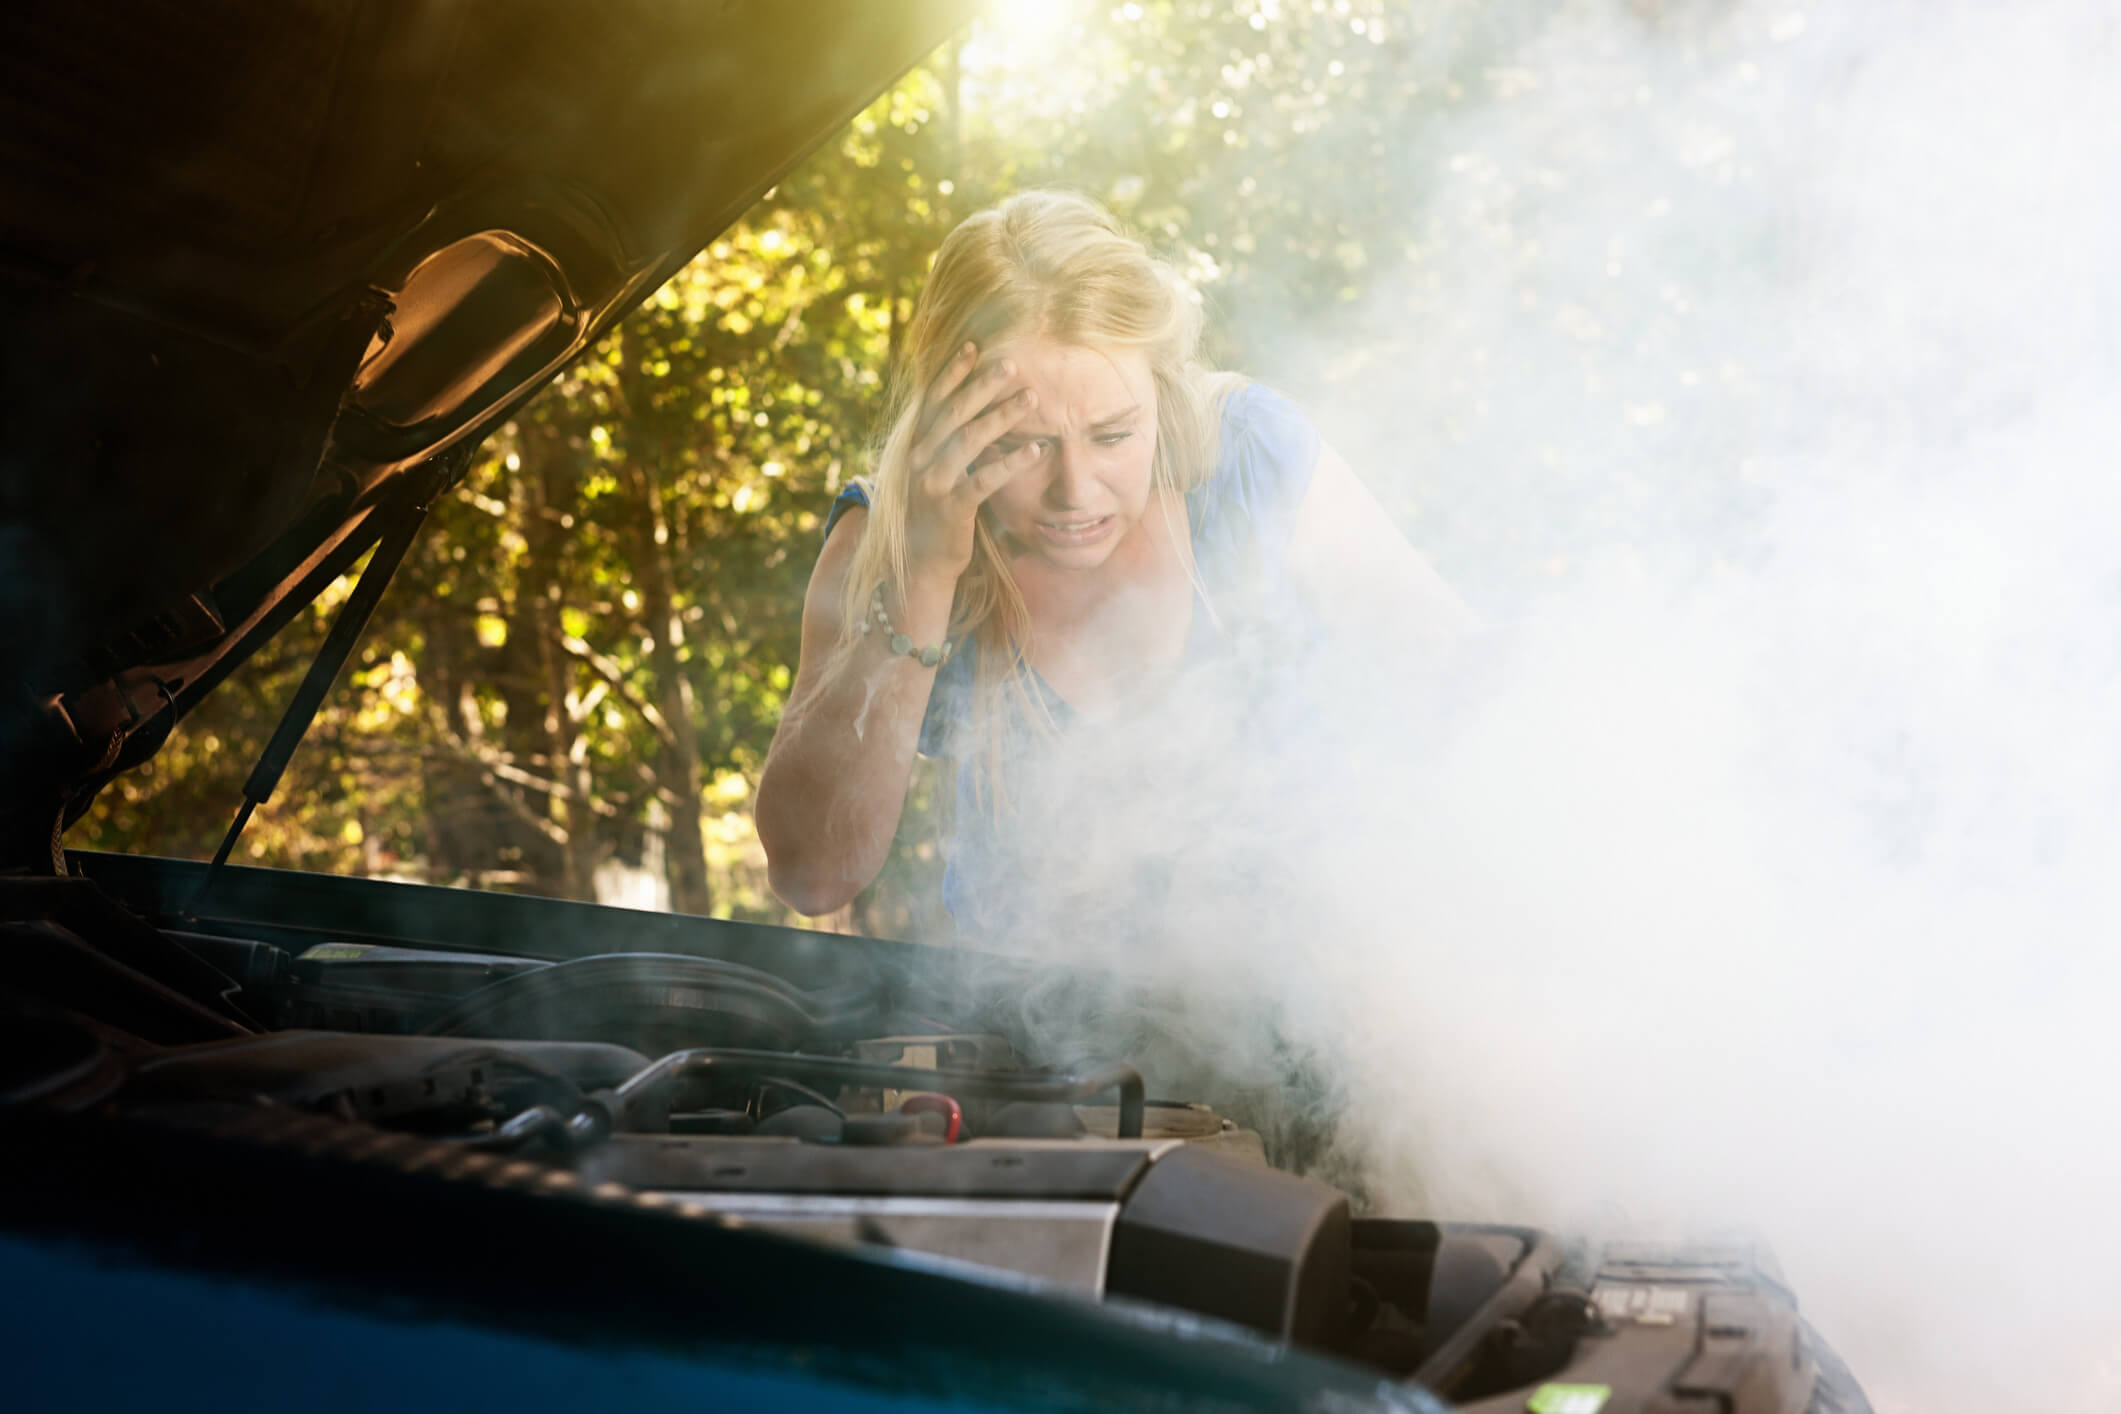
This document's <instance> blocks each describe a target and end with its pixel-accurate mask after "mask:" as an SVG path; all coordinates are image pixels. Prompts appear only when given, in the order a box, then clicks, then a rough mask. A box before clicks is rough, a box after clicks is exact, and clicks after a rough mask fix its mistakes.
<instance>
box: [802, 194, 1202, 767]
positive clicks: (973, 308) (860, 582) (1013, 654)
mask: <svg viewBox="0 0 2121 1414" xmlns="http://www.w3.org/2000/svg"><path fill="white" fill-rule="evenodd" d="M1200 329H1201V311H1200V303H1199V300H1198V298H1197V297H1196V296H1195V294H1194V293H1193V291H1192V290H1191V289H1189V288H1188V287H1187V285H1186V284H1185V282H1184V281H1183V280H1181V279H1180V278H1179V276H1178V275H1177V273H1176V272H1175V271H1173V270H1172V269H1171V268H1170V267H1169V266H1168V265H1166V264H1165V263H1164V262H1162V261H1160V260H1158V259H1156V258H1155V257H1154V256H1152V255H1151V254H1150V253H1149V251H1148V249H1147V248H1146V247H1145V246H1143V244H1142V243H1141V242H1140V241H1139V240H1136V239H1135V238H1134V237H1133V236H1131V235H1129V234H1128V233H1127V231H1126V229H1125V228H1124V227H1123V226H1121V225H1120V223H1119V222H1118V221H1117V220H1115V219H1114V218H1113V216H1112V215H1111V214H1110V213H1109V212H1107V211H1106V210H1105V209H1104V208H1103V207H1101V206H1099V205H1098V204H1097V203H1096V202H1094V201H1092V200H1090V199H1089V198H1087V197H1084V196H1079V195H1077V194H1075V193H1073V192H1066V191H1050V190H1047V191H1028V192H1023V193H1021V194H1019V195H1017V196H1012V197H1010V198H1009V199H1008V200H1006V201H1003V202H1001V203H1000V204H999V205H996V206H993V207H989V208H988V209H987V210H985V211H982V212H979V213H978V214H977V215H974V216H971V217H968V218H966V220H965V221H964V222H963V223H962V224H961V225H959V226H958V228H957V229H956V230H954V231H952V232H951V233H950V234H949V236H947V237H946V238H945V239H944V241H943V244H942V247H941V248H940V249H939V250H938V251H937V252H936V255H935V266H934V269H933V270H931V271H930V272H929V276H928V283H927V285H926V287H925V288H924V289H923V290H922V291H921V295H920V299H919V301H918V302H917V303H916V304H915V306H914V311H913V322H912V324H911V325H910V326H909V327H908V329H907V334H906V338H905V340H904V342H903V343H902V345H901V350H900V355H899V358H898V361H897V364H896V366H895V367H894V368H893V369H892V371H891V383H890V391H889V401H888V404H887V407H888V410H889V411H888V416H887V418H886V420H885V422H884V427H885V431H884V434H883V437H882V439H881V440H880V441H879V442H878V444H877V446H876V448H875V451H874V453H873V455H872V458H871V463H870V465H871V484H870V487H869V516H868V523H867V525H866V526H865V527H864V529H863V532H862V540H861V544H860V545H859V547H857V549H856V551H855V555H854V561H853V565H852V567H851V568H850V569H849V571H848V575H847V582H846V587H845V591H844V597H843V600H842V602H841V606H840V607H841V617H840V622H841V624H842V625H843V639H842V648H843V651H851V648H852V645H853V642H854V640H855V637H856V635H857V633H858V631H859V628H860V625H861V623H862V620H863V618H864V616H865V615H866V614H867V613H868V610H869V601H870V597H871V595H873V594H874V593H875V592H876V587H877V586H878V585H879V584H886V585H893V586H896V585H903V584H904V583H905V582H906V577H907V564H906V516H907V505H908V499H907V483H908V477H909V469H908V466H907V462H908V454H909V452H910V450H911V448H912V445H913V440H914V430H915V423H916V421H917V420H918V418H919V416H920V413H921V396H922V392H923V390H925V389H926V388H927V387H928V386H929V385H930V384H931V383H933V382H934V381H935V378H936V376H937V375H938V374H939V373H940V372H941V371H942V368H943V365H944V364H945V363H947V362H948V361H949V360H950V358H951V356H952V355H954V354H955V353H956V352H957V351H958V350H959V349H960V348H962V347H963V346H964V345H965V343H966V342H967V341H970V342H972V343H976V344H978V345H979V346H980V348H982V349H987V348H991V347H993V346H994V345H996V344H998V343H1000V342H1001V341H1003V340H1005V339H1008V338H1012V337H1021V336H1029V337H1037V338H1044V339H1050V340H1052V341H1054V342H1056V343H1060V344H1065V345H1073V346H1077V347H1083V348H1100V349H1135V350H1139V351H1140V352H1141V353H1142V354H1143V355H1144V356H1145V357H1146V358H1147V360H1148V364H1149V370H1150V373H1151V376H1152V377H1153V379H1154V381H1155V385H1156V406H1157V415H1156V454H1155V457H1154V460H1153V461H1152V463H1151V468H1150V480H1151V485H1152V487H1153V488H1154V489H1155V490H1156V491H1159V492H1167V493H1174V494H1176V495H1179V496H1183V495H1184V494H1185V493H1186V492H1187V491H1190V490H1192V489H1193V488H1194V487H1196V486H1198V485H1200V484H1201V483H1202V482H1204V481H1206V480H1207V479H1208V477H1209V476H1210V475H1212V474H1213V471H1214V467H1215V458H1216V453H1217V436H1216V429H1217V417H1218V414H1219V412H1220V404H1221V401H1222V399H1223V398H1224V397H1225V396H1227V394H1228V392H1229V391H1230V389H1231V388H1232V387H1233V386H1234V385H1235V384H1236V383H1237V382H1238V381H1241V380H1237V379H1235V378H1234V377H1232V376H1231V375H1225V374H1216V373H1214V372H1212V371H1211V370H1209V369H1208V368H1207V367H1206V366H1205V365H1203V364H1202V363H1201V361H1200ZM1159 499H1162V500H1164V501H1165V502H1166V504H1168V500H1169V497H1168V496H1165V497H1161V498H1159ZM950 636H951V637H952V638H953V639H961V640H969V641H970V644H971V645H973V646H975V647H976V648H977V655H976V657H977V661H976V664H975V667H974V676H973V692H972V702H971V704H970V707H971V712H970V714H969V715H970V719H971V720H970V729H971V733H972V737H973V740H972V741H971V742H959V743H956V744H954V745H953V747H952V754H953V755H956V756H958V757H959V758H960V759H969V758H971V757H973V756H975V755H977V756H978V757H980V758H982V759H983V760H984V763H985V765H986V767H987V771H986V775H987V778H988V781H989V782H990V783H991V784H992V785H993V787H994V790H995V799H996V801H997V803H998V802H999V801H1000V800H1001V799H1002V798H1004V797H1003V796H1002V793H1001V774H1002V771H1001V767H1002V756H1001V743H1002V712H1003V710H1004V699H1005V695H1006V694H1008V693H1010V692H1011V691H1014V692H1015V693H1016V694H1018V695H1019V700H1020V703H1021V704H1022V705H1025V706H1031V705H1033V704H1032V703H1031V699H1030V694H1029V692H1028V691H1027V689H1026V687H1025V683H1024V675H1023V673H1022V671H1021V669H1022V664H1023V660H1024V655H1025V654H1026V653H1027V652H1028V651H1029V647H1030V639H1031V622H1030V615H1029V613H1028V611H1027V610H1026V608H1025V605H1024V598H1023V595H1022V593H1021V592H1020V591H1019V590H1018V588H1017V585H1016V581H1015V579H1014V578H1013V577H1012V576H1011V575H1010V573H1009V565H1008V560H1007V558H1006V557H1005V556H1004V554H1003V552H1002V547H1001V545H1000V544H999V543H998V541H997V539H996V537H995V533H994V531H993V529H992V528H991V527H990V526H989V524H988V521H987V518H986V516H985V514H984V513H983V514H982V515H981V518H980V521H979V524H978V526H977V528H976V530H975V531H974V536H973V549H972V562H971V564H970V566H969V567H968V568H967V569H966V570H965V572H964V574H963V575H961V576H960V577H959V579H958V584H957V597H956V599H955V601H954V602H953V604H952V606H951V613H950ZM1036 705H1037V706H1038V707H1039V708H1040V709H1041V710H1037V711H1033V712H1031V713H1029V716H1030V718H1031V720H1033V721H1046V720H1047V719H1046V718H1045V714H1044V712H1043V710H1042V708H1043V704H1036ZM1049 725H1050V723H1049ZM968 747H969V748H971V749H970V750H968V749H967V748H968Z"/></svg>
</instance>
